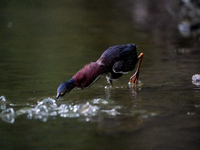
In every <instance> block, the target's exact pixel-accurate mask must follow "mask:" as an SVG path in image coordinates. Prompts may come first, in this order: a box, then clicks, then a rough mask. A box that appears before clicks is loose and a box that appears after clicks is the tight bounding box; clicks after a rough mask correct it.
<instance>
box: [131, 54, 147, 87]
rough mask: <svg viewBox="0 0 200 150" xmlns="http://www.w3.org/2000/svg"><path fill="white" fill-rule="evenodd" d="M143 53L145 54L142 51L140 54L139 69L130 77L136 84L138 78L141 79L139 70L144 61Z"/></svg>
mask: <svg viewBox="0 0 200 150" xmlns="http://www.w3.org/2000/svg"><path fill="white" fill-rule="evenodd" d="M143 55H144V54H143V53H141V54H140V55H139V56H138V59H139V63H138V67H137V70H136V72H135V74H134V75H133V76H132V77H131V78H130V83H132V82H133V83H134V85H136V84H137V82H138V79H139V71H140V66H141V63H142V59H143Z"/></svg>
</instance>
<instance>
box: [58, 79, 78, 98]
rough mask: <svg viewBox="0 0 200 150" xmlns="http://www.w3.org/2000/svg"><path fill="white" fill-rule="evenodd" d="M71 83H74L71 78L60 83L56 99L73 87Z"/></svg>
mask: <svg viewBox="0 0 200 150" xmlns="http://www.w3.org/2000/svg"><path fill="white" fill-rule="evenodd" d="M73 83H74V80H73V79H71V80H69V81H68V82H63V83H61V84H60V86H59V87H58V89H57V96H56V99H58V98H60V97H61V96H64V95H65V94H66V93H68V92H70V91H71V90H72V89H73V88H74V85H73Z"/></svg>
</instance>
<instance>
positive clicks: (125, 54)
mask: <svg viewBox="0 0 200 150" xmlns="http://www.w3.org/2000/svg"><path fill="white" fill-rule="evenodd" d="M142 58H143V53H141V54H140V55H139V56H138V55H137V46H136V45H135V44H132V43H131V44H124V45H115V46H111V47H109V48H108V49H107V50H105V51H104V52H103V54H102V55H101V56H100V58H99V59H98V60H97V61H96V62H90V63H89V64H87V65H85V66H84V67H83V68H82V69H81V70H79V71H78V72H77V73H76V74H75V75H74V76H73V77H72V78H71V79H70V80H69V81H67V82H62V83H61V84H60V86H59V87H58V88H57V95H56V99H58V98H60V97H62V96H64V95H65V94H66V93H69V92H70V91H71V90H72V89H73V88H75V87H77V88H81V89H84V88H86V87H88V86H90V85H91V84H93V83H94V82H95V81H97V80H98V79H99V78H100V77H102V76H106V78H107V81H108V83H109V84H110V85H111V87H113V83H112V81H113V80H115V79H118V78H120V77H121V76H122V75H123V74H127V73H128V72H130V71H133V70H134V69H135V65H136V64H137V63H138V61H139V63H138V67H137V70H136V72H135V74H134V75H133V76H132V77H131V78H130V82H131V83H134V85H136V84H137V82H138V78H139V70H140V66H141V62H142Z"/></svg>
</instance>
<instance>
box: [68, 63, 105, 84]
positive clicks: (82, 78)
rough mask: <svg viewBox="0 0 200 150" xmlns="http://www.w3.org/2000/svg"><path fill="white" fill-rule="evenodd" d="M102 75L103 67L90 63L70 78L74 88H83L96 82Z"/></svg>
mask: <svg viewBox="0 0 200 150" xmlns="http://www.w3.org/2000/svg"><path fill="white" fill-rule="evenodd" d="M102 73H104V67H103V66H102V65H100V64H99V63H97V62H91V63H90V64H88V65H86V66H85V67H84V68H83V69H81V70H80V71H78V72H77V73H76V74H75V75H74V76H73V77H72V78H73V79H74V84H75V85H76V87H80V88H84V87H87V86H89V85H90V84H91V83H93V82H94V81H96V80H97V79H98V78H99V77H100V75H101V74H102Z"/></svg>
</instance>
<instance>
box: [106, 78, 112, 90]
mask: <svg viewBox="0 0 200 150" xmlns="http://www.w3.org/2000/svg"><path fill="white" fill-rule="evenodd" d="M106 79H107V81H108V83H109V84H110V87H111V88H113V84H112V79H111V78H110V77H108V76H106Z"/></svg>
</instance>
